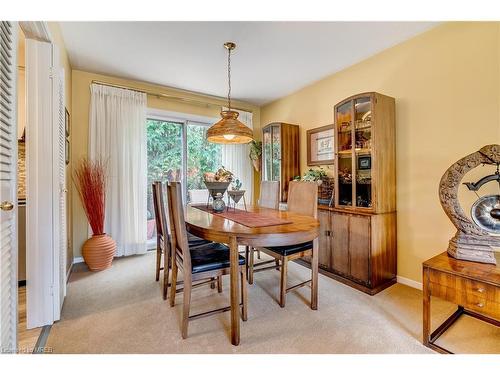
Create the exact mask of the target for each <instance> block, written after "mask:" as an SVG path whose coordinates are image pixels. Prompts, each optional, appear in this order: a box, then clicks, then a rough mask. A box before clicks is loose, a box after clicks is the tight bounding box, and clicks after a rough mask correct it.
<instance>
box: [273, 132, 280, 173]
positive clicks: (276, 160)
mask: <svg viewBox="0 0 500 375" xmlns="http://www.w3.org/2000/svg"><path fill="white" fill-rule="evenodd" d="M271 131H272V173H271V175H272V176H271V181H279V180H280V176H281V134H280V127H279V125H275V126H272V127H271Z"/></svg>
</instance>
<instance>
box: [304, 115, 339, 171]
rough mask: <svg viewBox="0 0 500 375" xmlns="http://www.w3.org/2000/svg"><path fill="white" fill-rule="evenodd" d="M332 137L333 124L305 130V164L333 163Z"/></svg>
mask: <svg viewBox="0 0 500 375" xmlns="http://www.w3.org/2000/svg"><path fill="white" fill-rule="evenodd" d="M333 137H334V126H333V124H332V125H325V126H321V127H319V128H314V129H310V130H308V131H307V165H329V164H333V163H334V161H335V153H334V152H335V151H334V143H333V141H334V138H333Z"/></svg>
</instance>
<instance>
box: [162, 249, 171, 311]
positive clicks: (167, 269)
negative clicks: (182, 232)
mask: <svg viewBox="0 0 500 375" xmlns="http://www.w3.org/2000/svg"><path fill="white" fill-rule="evenodd" d="M169 250H170V249H169V247H168V246H167V248H166V249H165V255H164V256H163V299H164V300H165V301H166V300H167V295H168V276H169V273H170V251H169Z"/></svg>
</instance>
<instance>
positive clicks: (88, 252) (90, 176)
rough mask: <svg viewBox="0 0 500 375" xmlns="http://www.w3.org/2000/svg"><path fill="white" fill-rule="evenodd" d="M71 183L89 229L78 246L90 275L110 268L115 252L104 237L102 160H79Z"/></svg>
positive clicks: (104, 189)
mask: <svg viewBox="0 0 500 375" xmlns="http://www.w3.org/2000/svg"><path fill="white" fill-rule="evenodd" d="M73 181H74V183H75V186H76V189H77V190H78V194H79V196H80V200H81V202H82V205H83V209H84V211H85V214H86V215H87V219H88V221H89V224H90V227H91V228H92V233H93V234H92V237H90V238H89V239H88V240H87V241H85V243H84V244H83V246H82V256H83V259H84V260H85V263H86V264H87V266H88V267H89V269H90V270H91V271H101V270H105V269H106V268H109V267H111V262H112V261H113V257H114V255H115V252H116V243H115V241H114V240H113V239H112V238H111V237H110V236H108V235H107V234H106V233H104V208H105V203H106V166H105V164H104V162H103V161H102V160H96V161H91V160H88V159H86V158H84V159H82V160H81V161H80V163H79V164H78V165H77V166H76V169H75V171H74V175H73Z"/></svg>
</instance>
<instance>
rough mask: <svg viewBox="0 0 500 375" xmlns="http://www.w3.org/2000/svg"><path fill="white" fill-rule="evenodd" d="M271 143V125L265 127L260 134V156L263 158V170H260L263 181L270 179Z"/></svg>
mask: <svg viewBox="0 0 500 375" xmlns="http://www.w3.org/2000/svg"><path fill="white" fill-rule="evenodd" d="M271 151H272V144H271V127H268V128H265V129H264V130H263V134H262V157H263V159H264V163H263V164H264V165H263V168H264V170H263V171H262V172H263V173H262V180H263V181H272V177H271V176H272V170H273V169H272V152H271Z"/></svg>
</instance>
